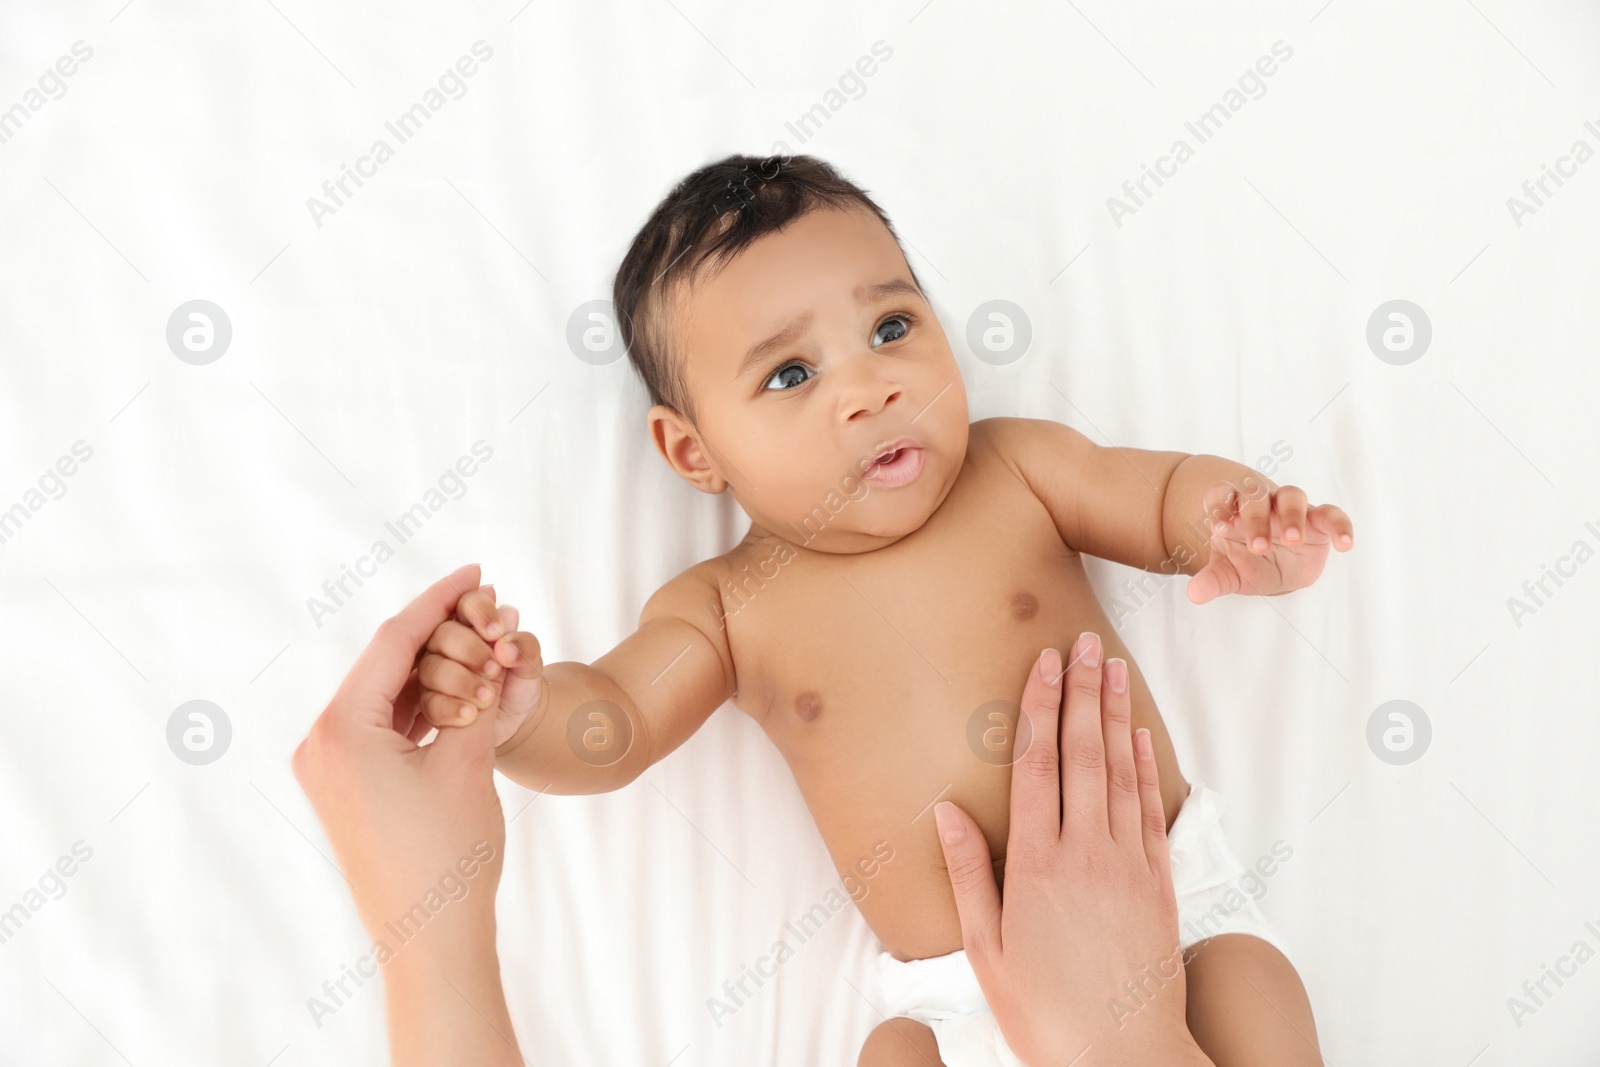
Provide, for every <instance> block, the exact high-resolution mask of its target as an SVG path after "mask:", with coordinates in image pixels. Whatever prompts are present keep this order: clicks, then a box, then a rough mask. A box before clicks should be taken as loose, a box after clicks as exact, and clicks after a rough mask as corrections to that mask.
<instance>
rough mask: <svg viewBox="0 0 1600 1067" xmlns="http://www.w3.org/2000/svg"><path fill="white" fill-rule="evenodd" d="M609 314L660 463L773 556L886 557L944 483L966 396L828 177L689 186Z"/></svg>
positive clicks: (675, 195)
mask: <svg viewBox="0 0 1600 1067" xmlns="http://www.w3.org/2000/svg"><path fill="white" fill-rule="evenodd" d="M613 302H614V303H615V305H616V310H617V320H618V326H619V329H620V331H621V334H622V340H623V343H624V344H626V345H627V349H628V357H629V359H631V360H632V361H633V365H634V368H635V369H636V370H637V371H638V372H639V375H640V377H642V378H643V379H644V383H645V387H646V388H647V389H648V390H649V392H650V400H651V402H652V404H653V405H654V406H653V407H652V408H651V409H650V414H649V426H650V434H651V437H652V438H653V439H654V441H655V444H656V448H657V449H658V450H660V452H661V455H662V456H663V457H664V458H665V459H666V461H667V462H668V463H669V464H670V465H671V466H672V469H673V470H675V471H677V472H678V474H679V475H681V476H682V477H683V478H684V480H685V481H687V482H689V483H690V484H691V485H693V486H694V487H695V488H697V489H700V490H701V491H703V492H707V493H720V492H722V491H723V490H724V489H726V490H728V491H729V492H731V493H732V494H733V496H734V499H736V500H737V501H738V502H739V504H740V506H741V507H743V508H744V510H745V511H746V513H748V514H749V515H750V517H751V519H752V520H754V521H755V522H756V523H757V524H758V525H760V526H762V527H765V528H766V529H767V530H769V531H771V532H773V533H776V534H778V535H779V536H780V537H783V538H785V539H786V540H789V541H793V542H797V543H801V544H804V545H805V546H806V547H808V548H812V549H817V550H819V551H825V552H863V551H869V550H871V549H874V548H880V547H883V546H884V545H887V544H890V543H892V542H894V541H896V540H898V539H899V538H901V537H904V536H905V535H906V534H908V533H911V532H912V531H913V530H916V529H917V528H919V527H920V526H921V525H922V524H923V523H924V522H926V521H927V519H928V516H930V515H931V514H933V512H934V510H935V509H936V508H937V507H938V506H939V504H940V503H941V502H942V501H943V500H944V498H945V496H946V494H947V493H948V492H949V491H950V487H951V486H952V485H954V484H955V480H956V475H957V474H958V473H959V472H960V470H961V465H962V461H963V459H964V458H965V456H966V451H967V395H966V389H965V388H964V386H963V385H962V381H961V374H960V371H959V370H958V369H957V367H956V361H955V357H954V355H952V354H951V351H950V344H949V342H948V341H947V340H946V339H945V335H944V330H943V328H942V327H941V326H940V325H939V320H938V317H937V316H936V315H935V314H934V312H933V308H932V307H931V306H930V305H929V303H928V300H927V297H926V296H925V295H924V294H923V291H922V285H921V283H920V282H919V281H918V279H917V276H916V274H915V272H914V271H912V269H911V265H910V264H909V263H908V262H907V261H906V257H905V254H904V252H903V251H901V248H900V243H899V239H898V238H897V237H896V236H895V233H894V230H893V228H892V227H891V226H890V223H889V220H888V218H887V217H886V216H885V215H884V214H883V212H882V210H881V209H879V207H878V206H877V205H876V204H875V203H873V202H872V200H871V199H870V198H869V197H868V196H867V194H866V193H865V192H863V191H862V190H861V189H860V188H858V187H857V186H855V185H853V184H852V183H850V182H849V181H847V180H845V179H844V178H842V177H840V175H839V174H838V173H837V172H836V171H835V170H834V169H833V168H832V167H830V166H828V165H827V164H826V163H823V162H822V161H821V160H818V159H814V158H812V157H810V156H791V157H769V158H766V159H760V158H756V157H753V156H730V157H728V158H727V159H724V160H722V161H721V162H719V163H713V164H711V165H710V166H707V167H703V168H701V169H700V170H697V171H695V172H694V173H693V174H691V175H689V176H688V177H687V178H685V179H684V180H683V181H682V182H680V183H679V184H678V186H677V187H676V188H674V189H673V190H672V192H671V193H669V194H668V195H667V197H666V198H665V199H664V200H662V201H661V203H660V204H659V205H658V206H657V207H656V209H655V211H654V212H653V213H652V214H651V216H650V219H649V221H647V222H646V223H645V224H644V227H643V228H642V229H641V230H640V231H639V233H638V235H637V236H636V237H635V238H634V240H633V245H632V246H631V247H630V248H629V249H628V254H627V256H626V257H624V259H623V261H622V266H621V267H620V268H619V269H618V271H617V278H616V284H615V289H614V293H613ZM901 446H903V447H901ZM896 450H897V451H896ZM889 453H894V455H893V456H892V457H890V458H886V456H887V454H889ZM880 459H884V460H885V461H884V462H882V463H878V462H876V461H877V460H880Z"/></svg>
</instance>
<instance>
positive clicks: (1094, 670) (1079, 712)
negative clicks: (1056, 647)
mask: <svg viewBox="0 0 1600 1067" xmlns="http://www.w3.org/2000/svg"><path fill="white" fill-rule="evenodd" d="M1100 656H1101V647H1100V635H1099V634H1094V633H1088V632H1085V633H1083V634H1082V635H1080V636H1079V637H1078V641H1077V644H1075V645H1073V647H1072V660H1071V662H1069V663H1068V664H1067V686H1066V705H1067V706H1066V711H1064V712H1063V713H1062V716H1061V718H1062V723H1061V777H1062V784H1063V785H1064V786H1065V787H1066V788H1065V789H1064V790H1063V795H1064V796H1065V797H1066V802H1067V806H1066V810H1065V811H1063V812H1062V826H1061V832H1062V833H1066V832H1067V827H1069V826H1071V825H1073V823H1074V822H1077V821H1078V820H1087V821H1088V823H1089V825H1090V826H1091V827H1093V828H1094V829H1096V830H1098V831H1099V832H1100V833H1101V834H1102V835H1104V834H1106V833H1108V832H1109V826H1108V825H1107V822H1106V746H1105V739H1104V737H1103V735H1102V734H1101V729H1100Z"/></svg>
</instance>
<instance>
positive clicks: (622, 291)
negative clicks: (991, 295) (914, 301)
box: [611, 155, 922, 422]
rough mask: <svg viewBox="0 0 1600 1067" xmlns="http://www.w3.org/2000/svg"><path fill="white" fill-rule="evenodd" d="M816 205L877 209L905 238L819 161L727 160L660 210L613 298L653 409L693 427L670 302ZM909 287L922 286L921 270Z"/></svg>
mask: <svg viewBox="0 0 1600 1067" xmlns="http://www.w3.org/2000/svg"><path fill="white" fill-rule="evenodd" d="M819 207H829V208H846V209H848V208H856V209H864V210H868V211H871V212H872V213H873V214H874V215H876V216H877V217H878V219H879V220H880V221H882V223H883V224H884V226H885V227H887V228H888V230H889V234H890V236H892V237H894V238H895V241H896V243H898V242H899V240H900V238H899V235H897V234H895V232H894V226H893V225H892V224H891V223H890V222H889V217H888V216H887V215H885V214H884V213H883V209H882V208H880V207H878V205H877V204H876V203H874V202H873V200H872V198H871V197H870V196H868V195H867V193H866V191H865V190H863V189H862V188H861V187H860V186H858V185H856V184H855V183H854V182H852V181H850V180H849V179H847V178H845V177H844V176H843V175H841V174H840V173H839V172H838V171H836V170H834V169H833V167H831V166H829V165H828V164H827V163H824V162H823V161H822V160H820V159H817V158H816V157H814V156H742V155H735V156H729V157H728V158H726V159H723V160H719V161H718V162H716V163H711V164H708V165H706V166H704V167H701V168H700V169H699V170H697V171H695V172H694V173H693V174H690V175H689V176H688V177H686V178H684V179H683V180H682V181H680V182H679V183H678V184H677V185H676V186H674V187H673V189H672V191H671V192H670V193H668V194H667V195H666V196H665V197H664V198H663V199H662V201H661V203H659V204H657V205H656V208H655V210H654V211H652V212H651V213H650V218H649V219H648V220H646V222H645V224H644V226H642V227H641V228H640V230H639V232H638V233H637V234H636V235H635V236H634V238H633V244H632V245H630V246H629V248H628V254H627V255H625V256H623V258H622V265H621V266H620V267H618V268H617V277H616V281H615V282H614V283H613V284H612V296H611V302H612V304H613V305H615V307H616V315H617V328H618V330H619V331H620V333H621V335H622V343H623V344H624V345H626V346H627V349H628V359H629V360H630V361H632V363H633V368H634V370H636V371H638V372H639V377H640V378H642V379H643V380H644V384H645V388H646V389H647V390H648V391H649V393H650V402H651V403H652V404H663V405H665V406H667V407H669V408H672V409H673V410H674V411H676V412H678V413H679V414H680V415H682V416H684V418H686V419H688V420H689V421H690V422H693V421H694V417H695V416H694V405H693V402H692V401H691V399H690V396H689V389H688V384H687V381H686V378H685V375H684V354H683V353H679V354H678V355H677V357H676V358H674V356H673V354H672V353H671V352H670V350H669V344H668V336H669V334H670V332H671V331H670V329H669V328H668V323H667V322H666V318H667V315H666V311H667V304H666V301H665V297H666V294H668V293H670V292H672V291H673V288H674V287H675V286H676V285H678V284H680V283H684V282H692V281H693V280H694V279H695V278H696V276H697V273H698V271H699V269H700V267H701V265H702V264H706V263H708V262H709V265H710V269H711V271H712V272H715V271H717V270H720V269H721V268H722V267H723V266H724V265H726V264H727V262H728V261H729V260H731V259H733V258H734V257H735V256H737V255H738V254H739V253H740V252H742V251H744V250H745V249H746V248H748V247H749V246H750V244H751V243H752V242H754V241H755V240H756V239H757V238H760V237H764V236H766V235H767V234H769V233H774V232H776V231H778V230H781V229H783V228H784V227H785V226H787V225H788V224H790V223H791V222H794V221H795V220H796V219H798V218H799V217H800V216H802V215H804V214H806V212H808V211H811V210H812V209H814V208H819ZM907 266H908V267H909V266H910V264H909V262H908V263H907ZM911 280H912V281H913V282H915V283H916V285H917V288H919V289H920V288H922V282H921V280H920V279H918V278H917V275H916V271H915V270H913V271H912V273H911Z"/></svg>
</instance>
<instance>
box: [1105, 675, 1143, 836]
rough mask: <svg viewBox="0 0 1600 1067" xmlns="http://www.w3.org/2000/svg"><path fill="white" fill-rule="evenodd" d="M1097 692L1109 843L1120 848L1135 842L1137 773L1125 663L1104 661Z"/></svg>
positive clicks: (1137, 834)
mask: <svg viewBox="0 0 1600 1067" xmlns="http://www.w3.org/2000/svg"><path fill="white" fill-rule="evenodd" d="M1103 681H1104V684H1103V685H1102V687H1101V689H1100V709H1101V714H1100V724H1101V728H1102V729H1103V730H1104V731H1105V745H1106V811H1107V822H1108V823H1109V824H1110V827H1111V839H1112V840H1113V841H1115V842H1116V843H1117V844H1118V845H1121V846H1123V847H1124V848H1129V849H1131V848H1135V847H1137V845H1138V842H1139V770H1138V768H1137V767H1136V766H1135V765H1134V761H1133V734H1132V733H1131V732H1130V731H1131V729H1132V728H1131V726H1130V725H1129V722H1130V719H1131V715H1132V701H1131V700H1130V696H1129V693H1128V662H1127V661H1126V660H1122V659H1108V660H1106V669H1105V677H1104V679H1103Z"/></svg>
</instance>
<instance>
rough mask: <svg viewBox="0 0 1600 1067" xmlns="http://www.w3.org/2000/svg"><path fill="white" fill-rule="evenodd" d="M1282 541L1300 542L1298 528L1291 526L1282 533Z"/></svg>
mask: <svg viewBox="0 0 1600 1067" xmlns="http://www.w3.org/2000/svg"><path fill="white" fill-rule="evenodd" d="M1283 539H1284V540H1285V541H1298V540H1300V527H1298V526H1291V527H1289V528H1288V529H1287V530H1285V531H1283Z"/></svg>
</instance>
